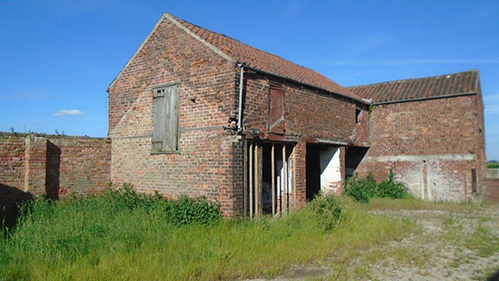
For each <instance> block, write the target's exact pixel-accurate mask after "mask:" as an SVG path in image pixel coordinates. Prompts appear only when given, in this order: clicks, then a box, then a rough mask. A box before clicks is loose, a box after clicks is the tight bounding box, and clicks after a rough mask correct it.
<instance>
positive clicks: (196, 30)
mask: <svg viewBox="0 0 499 281" xmlns="http://www.w3.org/2000/svg"><path fill="white" fill-rule="evenodd" d="M164 15H166V16H167V17H169V18H170V19H172V20H173V21H176V22H178V23H179V24H181V25H182V26H183V28H185V29H186V31H189V33H192V35H195V36H196V37H199V38H200V39H201V40H203V42H206V44H209V45H210V46H213V47H214V48H215V49H217V50H219V51H220V52H221V53H223V54H225V55H226V56H227V57H230V58H232V59H233V60H234V61H238V62H241V63H246V64H248V66H249V67H251V68H254V69H255V70H260V71H263V72H267V73H269V74H273V75H277V76H280V77H281V78H284V79H286V80H290V81H294V82H297V83H301V84H304V85H311V86H313V87H316V88H318V89H322V90H324V91H327V92H330V93H334V94H337V95H340V96H345V97H347V98H351V99H354V100H357V101H359V102H364V99H362V97H360V96H358V95H357V94H355V93H354V92H352V91H350V90H348V89H347V88H346V87H344V86H342V85H340V84H338V83H336V82H335V81H333V80H332V79H331V78H329V77H327V76H325V75H323V74H321V73H320V72H318V71H316V70H314V69H311V68H308V67H305V66H303V65H300V64H298V63H295V62H293V61H291V60H289V59H286V58H283V57H281V56H279V55H276V54H273V53H271V52H268V51H265V50H262V49H259V48H257V47H254V46H251V45H249V44H246V43H244V42H242V41H240V40H238V39H235V38H233V37H230V36H228V35H226V34H223V33H220V32H216V31H212V30H210V29H207V28H205V27H202V26H199V25H197V24H194V23H191V22H189V21H186V20H183V19H181V18H179V17H176V16H174V15H172V14H170V13H167V12H165V13H164ZM205 32H207V33H206V34H205ZM214 37H215V38H214ZM216 37H220V38H219V39H217V40H214V39H216ZM220 39H221V40H220ZM225 39H226V40H225ZM227 42H228V43H229V44H230V45H234V46H233V49H231V47H230V45H224V43H227ZM245 49H246V50H248V51H250V52H255V51H256V52H261V53H260V54H257V55H263V56H269V57H268V58H270V59H272V60H274V64H272V63H270V64H268V65H264V66H263V67H262V65H259V64H260V63H265V62H264V61H265V59H262V58H259V59H256V60H257V61H258V62H260V63H257V62H255V59H254V58H249V60H248V57H245V56H244V50H245ZM287 64H289V65H287ZM286 65H287V66H286ZM276 66H277V68H276ZM279 68H281V69H282V68H289V69H288V70H291V71H292V72H291V73H290V72H289V71H279ZM292 68H295V69H294V72H295V73H293V69H292ZM285 72H288V73H285ZM296 72H298V76H300V78H297V77H296V76H297V75H291V74H297V73H296ZM293 76H295V77H293ZM307 80H308V81H307ZM310 80H314V82H311V81H310Z"/></svg>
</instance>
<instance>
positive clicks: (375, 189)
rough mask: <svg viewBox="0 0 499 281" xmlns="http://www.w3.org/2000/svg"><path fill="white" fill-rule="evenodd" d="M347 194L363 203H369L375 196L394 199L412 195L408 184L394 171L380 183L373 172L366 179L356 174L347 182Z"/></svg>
mask: <svg viewBox="0 0 499 281" xmlns="http://www.w3.org/2000/svg"><path fill="white" fill-rule="evenodd" d="M345 195H348V196H351V197H352V198H354V199H355V200H356V201H358V202H361V203H368V202H369V200H370V198H373V197H380V198H393V199H398V198H409V197H411V196H410V194H409V193H408V189H407V186H406V185H405V184H404V183H403V182H400V181H397V180H396V179H395V174H394V173H393V172H390V175H389V176H388V178H387V179H385V180H384V181H382V182H380V183H377V182H376V180H375V179H374V177H373V175H372V174H369V175H368V176H367V177H366V178H365V179H362V178H360V177H359V176H358V175H357V174H355V175H353V176H352V177H351V178H349V179H348V180H347V182H346V183H345Z"/></svg>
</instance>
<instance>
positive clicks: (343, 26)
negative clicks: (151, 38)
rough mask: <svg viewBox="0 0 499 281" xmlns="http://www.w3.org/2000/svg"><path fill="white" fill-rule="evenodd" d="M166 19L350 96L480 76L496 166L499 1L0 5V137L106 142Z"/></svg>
mask: <svg viewBox="0 0 499 281" xmlns="http://www.w3.org/2000/svg"><path fill="white" fill-rule="evenodd" d="M163 12H170V13H172V14H174V15H176V16H178V17H180V18H183V19H185V20H187V21H190V22H193V23H195V24H198V25H201V26H203V27H206V28H208V29H211V30H214V31H217V32H220V33H224V34H226V35H228V36H231V37H234V38H236V39H238V40H240V41H242V42H244V43H247V44H250V45H252V46H255V47H257V48H260V49H263V50H265V51H269V52H272V53H275V54H277V55H280V56H282V57H284V58H286V59H289V60H291V61H294V62H296V63H299V64H302V65H304V66H307V67H310V68H313V69H315V70H317V71H319V72H321V73H323V74H325V75H326V76H328V77H330V78H331V79H333V80H334V81H336V82H338V83H340V84H342V85H344V86H351V85H357V84H366V83H374V82H382V81H388V80H397V79H404V78H416V77H426V76H432V75H440V74H447V73H453V72H458V71H465V70H470V69H475V68H478V69H480V74H481V82H482V89H483V92H484V96H485V106H486V137H487V154H488V158H489V160H490V159H497V160H499V125H497V123H498V122H497V120H499V36H498V35H499V1H496V0H493V1H468V0H467V1H420V0H418V1H412V0H404V1H377V0H364V1H283V0H275V1H233V0H232V1H206V2H201V1H185V0H184V1H140V3H139V1H128V0H124V1H123V0H120V1H114V0H86V1H62V0H61V1H59V0H48V1H35V0H33V1H14V0H3V1H1V2H0V26H1V28H0V38H1V40H0V81H1V83H0V131H10V130H11V128H14V129H15V130H16V131H18V132H27V131H37V132H46V133H54V132H55V130H58V131H59V132H62V131H64V132H65V134H70V135H89V136H105V135H106V134H107V106H108V104H107V92H106V89H107V87H108V86H109V84H110V83H111V81H112V80H113V79H114V78H115V77H116V75H118V73H119V72H120V70H121V69H122V67H123V66H124V65H125V64H126V62H127V61H128V59H130V58H131V56H132V55H133V54H134V53H135V51H136V50H137V48H138V47H139V46H140V44H141V43H142V41H143V40H144V39H145V38H146V37H147V35H148V34H149V32H150V31H151V30H152V28H153V27H154V25H155V24H156V22H157V21H158V19H159V18H160V16H161V14H162V13H163Z"/></svg>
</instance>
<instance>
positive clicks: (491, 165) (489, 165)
mask: <svg viewBox="0 0 499 281" xmlns="http://www.w3.org/2000/svg"><path fill="white" fill-rule="evenodd" d="M487 168H489V169H499V163H495V162H492V163H487Z"/></svg>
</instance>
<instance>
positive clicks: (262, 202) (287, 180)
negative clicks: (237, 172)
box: [244, 141, 296, 218]
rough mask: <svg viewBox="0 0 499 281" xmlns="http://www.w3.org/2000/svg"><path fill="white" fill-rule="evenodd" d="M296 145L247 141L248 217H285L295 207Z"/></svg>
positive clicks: (246, 199)
mask: <svg viewBox="0 0 499 281" xmlns="http://www.w3.org/2000/svg"><path fill="white" fill-rule="evenodd" d="M293 148H294V144H290V143H281V142H258V141H248V142H247V147H246V152H245V153H246V154H245V158H246V160H245V166H246V167H245V171H246V174H245V188H244V202H245V204H244V210H245V214H247V215H249V217H251V218H253V217H255V216H260V215H262V214H270V215H273V216H275V215H282V214H286V213H287V212H288V210H289V209H290V208H293V207H294V203H295V202H294V198H296V194H295V193H296V191H295V188H294V181H293V170H294V169H293V166H294V162H293V159H292V157H291V155H292V152H293Z"/></svg>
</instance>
